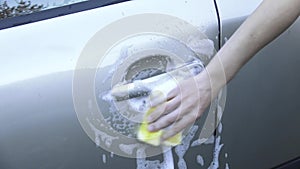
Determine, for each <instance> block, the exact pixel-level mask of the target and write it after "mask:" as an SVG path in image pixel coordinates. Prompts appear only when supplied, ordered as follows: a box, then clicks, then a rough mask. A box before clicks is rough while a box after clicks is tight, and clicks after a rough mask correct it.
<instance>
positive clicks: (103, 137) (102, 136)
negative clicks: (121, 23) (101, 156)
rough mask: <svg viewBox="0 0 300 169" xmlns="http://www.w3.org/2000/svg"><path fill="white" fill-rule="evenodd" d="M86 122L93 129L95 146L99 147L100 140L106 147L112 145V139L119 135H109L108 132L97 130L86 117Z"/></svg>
mask: <svg viewBox="0 0 300 169" xmlns="http://www.w3.org/2000/svg"><path fill="white" fill-rule="evenodd" d="M86 121H87V123H88V124H89V126H90V127H91V129H92V130H93V131H94V133H95V143H96V145H97V146H99V147H100V142H101V141H102V142H104V144H105V145H106V146H107V147H110V146H111V145H112V142H113V140H116V139H118V138H119V137H113V136H110V135H108V134H106V133H105V132H102V131H100V130H98V129H97V128H96V127H95V126H94V125H93V124H92V123H91V122H90V120H89V119H88V118H87V119H86Z"/></svg>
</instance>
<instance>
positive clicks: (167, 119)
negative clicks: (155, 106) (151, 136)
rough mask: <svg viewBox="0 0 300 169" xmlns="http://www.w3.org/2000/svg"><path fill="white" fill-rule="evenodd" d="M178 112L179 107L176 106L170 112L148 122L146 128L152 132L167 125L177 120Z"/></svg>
mask: <svg viewBox="0 0 300 169" xmlns="http://www.w3.org/2000/svg"><path fill="white" fill-rule="evenodd" d="M179 114H180V109H179V108H178V109H176V110H174V111H173V112H172V113H169V114H167V115H165V116H162V117H161V118H160V119H159V120H158V121H156V122H154V123H152V124H150V125H149V127H148V130H149V131H151V132H153V131H157V130H160V129H162V128H165V127H167V126H169V125H170V124H172V123H174V122H175V121H176V120H178V119H177V118H178V117H179Z"/></svg>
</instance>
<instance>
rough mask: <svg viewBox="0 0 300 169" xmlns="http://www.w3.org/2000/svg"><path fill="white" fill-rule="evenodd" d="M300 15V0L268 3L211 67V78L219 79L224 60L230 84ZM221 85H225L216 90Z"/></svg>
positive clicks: (267, 0)
mask: <svg viewBox="0 0 300 169" xmlns="http://www.w3.org/2000/svg"><path fill="white" fill-rule="evenodd" d="M299 15H300V0H284V1H280V0H277V1H276V0H264V1H263V2H262V3H261V5H260V6H259V7H258V8H257V9H256V10H255V11H254V12H253V14H252V15H251V16H249V17H248V18H247V20H246V21H245V22H244V23H243V24H242V25H241V26H240V27H239V28H238V30H237V31H236V32H235V33H234V34H233V35H232V37H231V38H230V39H229V40H228V41H227V43H226V44H225V45H224V46H223V48H222V49H221V50H220V51H219V52H218V53H217V55H216V57H215V59H213V60H212V61H211V63H209V65H208V66H207V71H209V73H210V78H214V77H216V78H219V76H220V75H219V72H218V71H220V65H219V64H220V63H217V62H218V61H217V59H220V61H221V63H222V65H223V67H224V70H225V75H226V82H228V81H230V80H231V79H232V78H233V76H234V75H235V74H236V73H237V72H238V71H239V70H240V68H241V67H242V66H243V65H244V64H245V63H246V62H247V61H248V60H249V59H251V58H252V57H253V56H254V55H255V54H256V53H257V52H258V51H259V50H260V49H262V48H263V47H264V46H265V45H267V44H268V43H269V42H271V41H272V40H274V39H275V38H276V37H277V36H279V35H280V34H281V33H282V32H283V31H284V30H285V29H287V28H288V27H289V26H290V25H291V24H292V23H293V22H294V21H295V20H296V19H297V18H298V16H299ZM212 80H214V79H212ZM217 81H218V80H217V79H216V82H217ZM220 85H222V86H223V85H225V84H219V85H216V87H218V88H219V87H220Z"/></svg>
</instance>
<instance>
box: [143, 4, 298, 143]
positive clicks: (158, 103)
mask: <svg viewBox="0 0 300 169" xmlns="http://www.w3.org/2000/svg"><path fill="white" fill-rule="evenodd" d="M299 15H300V0H284V1H280V0H277V1H275V0H264V1H263V2H262V3H261V4H260V6H259V7H258V8H257V9H256V10H255V11H254V12H253V13H252V14H251V15H250V16H249V17H248V18H247V19H246V21H245V22H244V23H243V24H242V25H241V26H240V27H239V29H238V30H237V31H236V32H235V33H234V34H233V35H232V36H231V38H230V39H229V40H228V41H227V43H226V44H225V45H224V46H223V47H222V48H221V50H220V51H219V52H218V53H217V54H216V56H215V57H214V58H213V59H212V60H211V62H210V63H209V64H208V65H207V67H206V70H205V71H203V72H201V73H200V74H198V75H197V76H196V77H194V78H189V79H187V80H184V81H181V82H179V84H178V86H177V87H176V88H175V89H174V90H172V91H171V92H169V93H168V94H167V96H166V98H162V97H164V96H162V95H156V96H153V97H152V103H154V104H153V107H155V108H156V110H155V111H154V112H152V113H151V115H150V116H149V117H148V119H147V120H148V122H149V124H150V125H149V128H148V130H149V131H157V130H160V129H164V128H166V127H168V128H166V129H165V131H164V134H163V136H162V140H166V139H167V138H169V137H171V136H173V135H175V134H177V133H178V132H180V131H182V130H183V129H185V128H186V127H187V126H189V125H191V124H193V123H194V122H195V120H196V119H197V118H199V117H200V116H201V115H202V114H203V112H204V111H205V110H206V108H207V107H208V106H209V105H210V103H211V100H212V99H213V98H215V97H216V96H217V94H218V92H219V91H220V89H221V88H222V87H223V86H225V85H226V83H228V82H229V81H230V80H231V79H232V78H233V77H234V75H235V74H236V73H237V72H238V71H239V70H240V69H241V68H242V66H243V65H244V64H245V63H247V62H248V61H249V60H250V59H251V58H252V57H253V56H254V55H255V54H256V53H257V52H258V51H259V50H261V49H262V48H263V47H264V46H266V45H267V44H268V43H269V42H271V41H273V40H274V39H275V38H276V37H277V36H279V35H280V34H281V33H282V32H283V31H284V30H286V29H287V28H288V27H289V26H290V25H291V24H292V23H293V22H294V21H295V20H296V19H297V18H298V16H299ZM186 86H188V87H186ZM169 126H171V127H169Z"/></svg>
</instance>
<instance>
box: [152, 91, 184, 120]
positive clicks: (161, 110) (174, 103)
mask: <svg viewBox="0 0 300 169" xmlns="http://www.w3.org/2000/svg"><path fill="white" fill-rule="evenodd" d="M180 102H181V100H180V97H179V96H177V97H175V98H173V99H171V100H169V101H167V102H163V103H162V104H160V105H158V106H156V107H155V110H154V111H153V112H152V113H151V114H150V115H149V116H148V117H147V121H148V123H152V122H154V121H155V120H157V119H158V118H159V117H161V116H164V115H166V114H168V113H170V112H172V111H174V110H175V109H176V108H178V107H179V105H180Z"/></svg>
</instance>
